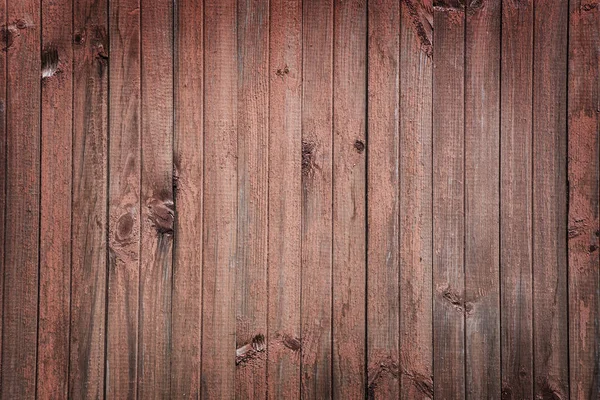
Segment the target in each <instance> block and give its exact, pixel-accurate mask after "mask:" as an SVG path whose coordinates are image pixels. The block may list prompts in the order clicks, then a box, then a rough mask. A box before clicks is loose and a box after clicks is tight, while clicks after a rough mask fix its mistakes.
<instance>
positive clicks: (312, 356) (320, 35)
mask: <svg viewBox="0 0 600 400" xmlns="http://www.w3.org/2000/svg"><path fill="white" fill-rule="evenodd" d="M302 40H303V60H302V62H303V66H302V70H303V82H302V89H303V93H302V107H303V108H302V312H301V314H302V353H301V354H302V366H301V369H302V392H301V395H302V397H307V398H311V399H313V398H318V399H323V398H329V397H331V390H332V379H333V378H332V375H331V374H332V368H331V362H332V340H331V339H332V336H331V321H332V315H331V314H332V298H331V296H332V293H331V292H332V290H331V282H332V233H333V227H332V157H333V154H332V145H333V143H332V142H333V138H332V119H333V115H332V114H333V112H332V106H333V104H332V94H333V93H332V86H333V75H332V73H333V70H332V67H333V1H332V0H305V1H304V2H303V15H302Z"/></svg>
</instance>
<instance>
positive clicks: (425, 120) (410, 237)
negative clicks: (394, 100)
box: [400, 0, 433, 399]
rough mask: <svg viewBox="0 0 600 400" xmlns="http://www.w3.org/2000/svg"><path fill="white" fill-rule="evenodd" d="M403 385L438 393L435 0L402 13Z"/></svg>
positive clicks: (422, 393) (417, 392)
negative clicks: (435, 342)
mask: <svg viewBox="0 0 600 400" xmlns="http://www.w3.org/2000/svg"><path fill="white" fill-rule="evenodd" d="M400 19H401V20H400V38H401V41H400V110H401V112H400V149H401V150H400V151H401V154H402V157H401V158H400V182H401V188H402V195H401V196H400V250H401V251H400V354H401V358H400V365H401V369H400V374H401V379H400V387H401V397H402V398H405V399H428V398H431V397H432V396H433V321H432V314H433V310H432V302H431V298H432V297H431V296H432V295H433V292H432V275H431V274H432V269H431V268H432V257H433V254H432V229H433V226H432V193H433V188H432V158H431V157H432V152H431V149H432V128H433V127H432V93H433V92H432V89H433V88H432V79H433V4H432V2H431V1H411V0H406V1H404V2H402V7H401V16H400Z"/></svg>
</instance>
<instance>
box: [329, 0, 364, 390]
mask: <svg viewBox="0 0 600 400" xmlns="http://www.w3.org/2000/svg"><path fill="white" fill-rule="evenodd" d="M333 48H334V53H333V60H334V62H333V70H334V71H335V72H334V75H333V127H334V128H333V129H334V130H333V238H334V242H333V282H332V284H333V332H332V334H333V397H334V398H339V399H361V398H362V399H364V398H365V389H366V386H367V384H366V381H367V377H366V367H365V353H366V348H365V345H366V341H365V339H366V338H365V322H366V321H365V318H366V316H365V304H366V303H365V302H366V292H365V289H366V251H365V250H366V218H365V217H366V178H367V177H366V151H365V150H366V125H367V121H366V111H367V87H366V84H367V59H366V57H367V3H366V1H364V0H352V1H341V0H336V1H335V2H334V44H333Z"/></svg>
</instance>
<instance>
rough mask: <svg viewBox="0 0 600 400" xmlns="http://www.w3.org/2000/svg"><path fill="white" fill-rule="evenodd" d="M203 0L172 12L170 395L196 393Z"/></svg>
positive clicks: (185, 0)
mask: <svg viewBox="0 0 600 400" xmlns="http://www.w3.org/2000/svg"><path fill="white" fill-rule="evenodd" d="M203 4H204V2H203V1H197V0H183V1H180V2H179V3H178V5H177V14H176V15H175V21H176V25H175V40H176V47H175V60H174V63H175V71H174V74H175V88H174V90H175V139H174V156H173V157H174V159H173V162H174V174H175V176H174V177H173V186H174V196H175V204H176V207H177V210H178V212H177V217H176V220H175V237H176V238H177V239H176V240H175V243H174V247H173V252H174V260H173V300H172V301H173V306H172V324H173V325H172V326H173V327H172V335H173V342H172V348H171V395H170V397H171V398H173V399H185V398H189V399H191V398H194V399H197V398H198V397H199V394H200V363H201V360H200V339H201V337H200V336H201V311H202V226H203V214H202V210H203V162H204V159H203V145H202V141H203V138H204V135H203V131H202V129H203V110H204V109H203V107H204V101H203V74H204V69H203V65H204V61H203V60H204V58H203V57H204V54H203V51H204V48H203V43H202V40H203V18H201V16H202V14H203V12H204V11H203Z"/></svg>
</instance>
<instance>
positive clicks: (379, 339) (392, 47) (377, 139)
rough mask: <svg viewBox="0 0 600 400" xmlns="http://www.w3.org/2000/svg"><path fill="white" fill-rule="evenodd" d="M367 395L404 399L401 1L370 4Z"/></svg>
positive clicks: (384, 0)
mask: <svg viewBox="0 0 600 400" xmlns="http://www.w3.org/2000/svg"><path fill="white" fill-rule="evenodd" d="M368 14H369V17H368V18H369V21H368V27H369V28H368V29H369V36H368V37H369V42H368V52H369V53H368V62H369V65H368V71H369V72H368V96H369V97H368V113H367V115H368V122H367V123H368V135H369V137H368V143H367V183H368V187H367V198H368V203H367V226H368V231H367V244H368V245H367V260H368V265H367V279H368V280H367V386H368V387H367V391H368V393H367V395H368V397H369V398H370V399H392V398H399V397H400V377H399V345H400V337H399V331H400V321H399V317H400V304H399V298H400V294H399V282H400V281H399V278H400V271H399V263H400V249H399V244H400V215H399V212H400V210H399V207H400V189H399V188H400V132H399V128H400V116H399V114H400V28H399V26H400V2H397V1H392V0H376V1H373V2H370V3H369V11H368Z"/></svg>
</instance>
